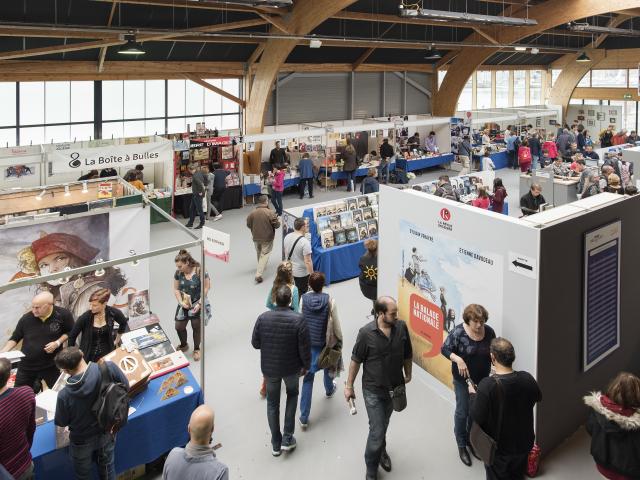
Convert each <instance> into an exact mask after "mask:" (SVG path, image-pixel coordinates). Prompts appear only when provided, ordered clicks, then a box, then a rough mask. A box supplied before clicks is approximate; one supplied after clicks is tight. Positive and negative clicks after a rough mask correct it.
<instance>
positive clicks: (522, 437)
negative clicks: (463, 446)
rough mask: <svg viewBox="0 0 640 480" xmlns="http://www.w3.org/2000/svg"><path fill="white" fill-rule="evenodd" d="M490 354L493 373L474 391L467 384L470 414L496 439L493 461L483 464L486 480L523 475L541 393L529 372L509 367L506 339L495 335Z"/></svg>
mask: <svg viewBox="0 0 640 480" xmlns="http://www.w3.org/2000/svg"><path fill="white" fill-rule="evenodd" d="M489 355H490V356H491V364H492V365H493V366H494V367H495V372H496V373H495V375H493V376H491V377H486V378H483V379H482V381H481V382H480V384H479V385H478V387H477V391H476V388H474V386H473V385H469V394H470V395H471V396H470V398H469V413H470V415H471V418H472V419H473V421H475V422H476V423H477V424H478V425H479V426H480V427H481V428H482V430H484V431H485V432H486V433H487V434H489V435H490V436H491V438H493V439H494V440H496V441H497V443H498V448H497V450H496V455H495V460H494V462H493V465H485V469H486V473H487V480H519V479H523V478H524V475H525V472H526V469H527V457H528V455H529V452H530V451H531V448H532V447H533V441H534V438H535V434H534V431H533V407H534V406H535V404H536V403H537V402H539V401H540V400H542V393H541V392H540V388H539V387H538V384H537V382H536V381H535V380H534V378H533V377H532V376H531V375H530V374H529V373H527V372H524V371H520V372H516V371H514V370H513V368H511V366H512V365H513V362H514V360H515V359H516V354H515V351H514V349H513V345H512V344H511V342H510V341H509V340H507V339H505V338H500V337H498V338H494V339H493V340H492V341H491V347H490V349H489ZM501 414H502V418H500V415H501Z"/></svg>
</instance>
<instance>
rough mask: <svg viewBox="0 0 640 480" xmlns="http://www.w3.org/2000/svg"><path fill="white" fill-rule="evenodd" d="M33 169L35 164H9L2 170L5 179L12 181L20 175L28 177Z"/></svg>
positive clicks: (32, 172) (20, 176) (33, 171)
mask: <svg viewBox="0 0 640 480" xmlns="http://www.w3.org/2000/svg"><path fill="white" fill-rule="evenodd" d="M35 169H36V166H35V165H9V166H8V167H7V168H5V170H4V178H5V180H7V181H13V180H18V179H20V178H22V177H30V176H31V175H33V174H34V173H35Z"/></svg>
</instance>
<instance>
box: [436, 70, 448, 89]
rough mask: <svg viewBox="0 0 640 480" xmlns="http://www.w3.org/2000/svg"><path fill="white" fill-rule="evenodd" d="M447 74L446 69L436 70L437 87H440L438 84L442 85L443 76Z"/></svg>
mask: <svg viewBox="0 0 640 480" xmlns="http://www.w3.org/2000/svg"><path fill="white" fill-rule="evenodd" d="M446 74H447V71H446V70H438V88H440V85H442V82H443V81H444V76H445V75H446Z"/></svg>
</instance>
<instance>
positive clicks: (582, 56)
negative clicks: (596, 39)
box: [576, 52, 591, 63]
mask: <svg viewBox="0 0 640 480" xmlns="http://www.w3.org/2000/svg"><path fill="white" fill-rule="evenodd" d="M590 61H591V59H590V58H589V57H588V56H587V54H586V53H584V52H582V53H581V54H580V55H579V56H578V58H576V62H580V63H587V62H590Z"/></svg>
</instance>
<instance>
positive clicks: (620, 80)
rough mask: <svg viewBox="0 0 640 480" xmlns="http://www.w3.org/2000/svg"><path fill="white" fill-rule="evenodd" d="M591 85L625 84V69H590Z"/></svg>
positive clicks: (622, 86)
mask: <svg viewBox="0 0 640 480" xmlns="http://www.w3.org/2000/svg"><path fill="white" fill-rule="evenodd" d="M591 86H592V87H620V88H625V87H626V86H627V70H626V69H617V70H591Z"/></svg>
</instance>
